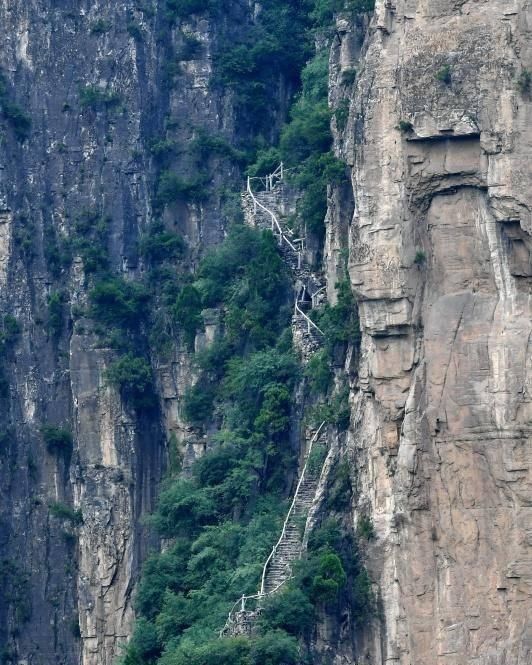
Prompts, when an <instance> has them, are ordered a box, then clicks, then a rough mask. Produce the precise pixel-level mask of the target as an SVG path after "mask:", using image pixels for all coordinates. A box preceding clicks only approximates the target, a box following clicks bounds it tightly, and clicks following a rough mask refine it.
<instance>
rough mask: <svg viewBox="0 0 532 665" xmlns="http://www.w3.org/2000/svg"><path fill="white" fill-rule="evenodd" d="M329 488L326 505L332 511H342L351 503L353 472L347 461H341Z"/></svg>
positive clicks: (333, 473)
mask: <svg viewBox="0 0 532 665" xmlns="http://www.w3.org/2000/svg"><path fill="white" fill-rule="evenodd" d="M329 482H330V484H329V487H328V490H327V498H326V505H327V509H328V510H330V511H333V510H334V511H337V512H342V511H344V510H347V509H348V508H349V506H350V504H351V497H352V494H353V489H352V486H351V473H350V470H349V464H348V463H347V462H346V461H343V462H339V463H338V464H337V465H336V466H335V468H334V470H333V472H332V474H331V476H330V481H329Z"/></svg>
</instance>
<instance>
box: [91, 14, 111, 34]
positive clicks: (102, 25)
mask: <svg viewBox="0 0 532 665" xmlns="http://www.w3.org/2000/svg"><path fill="white" fill-rule="evenodd" d="M111 28H112V25H111V23H110V22H109V21H106V20H105V19H103V18H100V19H98V20H97V21H94V23H92V24H91V28H90V32H91V35H104V34H105V33H106V32H109V30H110V29H111Z"/></svg>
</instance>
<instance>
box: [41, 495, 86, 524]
mask: <svg viewBox="0 0 532 665" xmlns="http://www.w3.org/2000/svg"><path fill="white" fill-rule="evenodd" d="M48 509H49V511H50V515H52V517H57V519H60V520H68V521H69V522H72V524H75V525H79V524H82V523H83V516H82V513H81V510H74V509H73V508H72V507H71V506H67V504H65V503H61V502H59V501H54V502H53V503H51V504H50V505H49V507H48Z"/></svg>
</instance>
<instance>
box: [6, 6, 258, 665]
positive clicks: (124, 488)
mask: <svg viewBox="0 0 532 665" xmlns="http://www.w3.org/2000/svg"><path fill="white" fill-rule="evenodd" d="M165 12H166V5H165V3H164V2H161V3H151V2H146V3H139V2H135V1H133V0H123V1H122V2H107V1H105V2H88V1H85V0H82V1H81V2H79V1H77V0H76V1H70V0H60V1H57V0H54V1H53V2H52V1H51V0H20V1H19V0H0V24H1V25H2V35H3V36H2V44H1V45H0V68H1V70H2V72H3V76H4V80H5V84H6V97H7V99H8V100H9V101H10V103H16V104H17V105H18V107H19V108H20V109H21V111H22V112H23V113H24V114H25V115H27V117H28V118H30V119H31V131H30V132H29V136H28V138H27V139H26V140H21V139H20V138H17V136H16V132H15V129H14V126H13V122H12V121H10V120H9V118H7V117H6V114H2V116H0V118H1V119H0V313H1V314H2V316H3V315H4V314H6V313H9V314H10V315H12V316H14V317H15V318H16V319H17V321H18V322H19V324H20V325H21V334H20V336H19V338H18V339H17V340H16V341H15V343H14V344H13V345H12V346H11V347H10V348H9V349H8V350H7V352H6V357H5V358H4V359H3V364H4V367H5V375H6V382H7V383H6V386H7V387H4V389H3V392H2V390H0V392H1V393H2V394H1V395H0V434H1V435H2V438H1V442H2V445H1V449H0V547H1V549H2V562H1V565H0V589H1V591H0V654H1V655H2V657H3V658H4V660H2V662H18V663H31V664H32V665H50V664H51V663H58V664H60V663H64V664H67V663H68V665H73V664H74V663H82V665H110V664H111V663H112V662H113V661H114V659H115V656H116V654H117V653H118V651H119V645H120V643H121V642H122V641H123V640H124V638H125V637H126V636H128V635H129V634H130V630H131V624H132V618H133V610H132V591H133V589H134V584H135V580H136V576H137V573H138V569H139V564H140V562H141V560H142V559H143V557H144V556H145V554H146V551H147V550H148V548H149V546H150V543H149V541H148V539H147V534H146V531H145V528H144V527H143V525H142V521H141V520H142V516H143V515H144V514H145V513H146V512H147V511H149V510H150V509H151V508H152V507H153V500H154V497H155V494H156V488H157V483H158V481H159V480H160V478H161V475H162V473H163V472H164V467H165V458H166V453H165V448H166V441H167V434H168V432H169V431H171V430H176V429H178V428H179V424H180V422H179V415H178V409H177V404H178V400H179V396H180V394H181V393H182V389H183V375H184V373H186V370H187V367H186V354H182V353H181V352H180V354H177V351H176V355H175V357H174V359H173V360H170V361H169V362H168V364H167V365H166V366H165V367H161V368H160V376H159V379H158V385H159V387H160V398H161V400H160V402H161V408H160V409H157V410H155V411H154V412H153V413H152V414H151V415H150V417H144V418H143V419H139V418H138V417H137V414H136V413H135V411H134V410H132V409H130V408H129V407H128V405H127V404H125V403H124V402H123V401H122V400H121V398H120V395H119V394H118V392H117V391H116V390H115V389H114V388H111V387H109V386H108V385H107V384H106V381H105V378H104V373H105V369H106V367H108V365H109V362H110V361H111V360H112V359H113V353H112V351H111V350H110V349H106V348H102V344H101V341H100V339H99V338H98V337H97V336H96V335H94V334H92V333H91V332H90V330H91V326H90V322H87V321H85V320H84V319H83V318H82V319H80V318H79V314H78V315H76V314H75V310H76V309H78V310H79V309H80V308H82V307H84V306H86V304H87V291H88V289H89V288H90V286H91V284H90V280H88V279H87V278H86V277H85V276H84V273H83V269H82V263H81V259H80V258H79V257H76V256H74V260H73V262H72V265H71V266H70V267H62V268H60V269H59V270H55V271H53V270H51V268H50V256H49V250H50V245H51V244H53V243H54V242H55V241H57V240H58V238H60V237H61V236H62V235H64V236H65V237H67V238H68V237H71V235H72V232H73V230H72V229H73V225H74V223H75V220H76V219H77V218H78V217H79V216H80V215H82V214H85V213H86V212H88V211H90V212H91V213H92V212H94V213H95V214H96V217H98V218H103V217H105V218H107V219H108V220H109V221H108V224H109V233H108V247H107V250H108V252H109V256H110V261H111V265H112V269H113V271H114V272H116V274H121V275H122V276H124V277H126V278H128V279H137V278H138V277H139V276H140V275H141V273H142V270H143V265H142V261H141V260H140V259H139V256H138V252H137V241H138V239H139V236H140V234H141V232H142V231H143V230H144V229H146V227H147V226H148V224H149V223H150V222H151V221H152V218H153V208H152V200H153V193H154V190H155V185H154V171H155V168H154V164H153V161H152V158H151V155H150V152H149V150H147V147H148V146H149V144H150V141H152V140H160V139H161V138H165V137H166V136H168V134H167V133H166V132H167V131H168V129H169V128H170V129H171V132H172V133H171V135H170V136H171V138H172V140H174V141H176V142H177V143H179V144H183V145H185V146H186V144H187V142H188V141H189V140H190V139H191V138H192V137H193V135H194V132H195V130H196V128H197V127H202V128H204V129H205V130H206V131H207V132H209V133H211V134H222V135H224V136H225V137H226V138H228V140H230V141H232V140H234V138H235V135H234V132H235V129H234V124H235V120H234V115H233V111H232V104H231V96H230V94H229V93H224V94H221V93H218V92H216V91H214V90H213V89H210V88H209V85H210V80H211V74H212V52H213V50H214V48H215V45H216V40H217V39H218V38H219V36H220V34H222V33H223V32H224V31H226V30H228V29H231V30H233V31H234V29H243V26H245V24H246V21H247V20H249V16H248V14H247V8H242V7H240V5H238V6H237V4H236V3H235V4H234V6H233V5H232V4H231V3H230V6H228V10H227V23H228V24H227V25H224V24H219V25H218V24H215V23H212V22H209V21H207V20H194V21H190V22H189V23H187V24H186V25H185V26H182V27H183V31H184V32H186V33H188V34H189V35H192V36H193V37H194V38H195V40H196V41H198V42H199V43H200V47H199V54H197V55H196V56H195V57H194V58H193V59H187V60H186V61H183V62H181V63H179V62H178V61H179V57H178V56H176V53H178V52H179V50H180V49H181V48H182V46H183V36H182V32H180V30H179V29H178V27H179V26H174V27H173V28H172V27H170V26H169V24H168V22H167V21H166V20H165ZM233 14H234V15H233ZM235 17H238V18H239V20H236V18H235ZM235 26H236V28H235ZM172 65H173V69H172ZM176 67H177V68H176ZM172 71H175V72H176V76H175V77H174V80H172V76H171V72H172ZM89 87H90V88H93V89H94V88H97V89H98V90H99V91H100V92H101V94H102V98H101V100H100V101H99V102H97V103H96V104H91V103H88V104H84V103H83V94H84V91H87V89H88V88H89ZM214 159H216V158H214ZM211 166H215V164H211ZM171 167H172V168H174V169H175V170H176V171H177V172H178V173H179V174H180V175H181V174H182V175H183V176H189V175H193V171H192V169H193V168H195V167H194V165H193V164H192V163H190V162H187V161H186V159H185V157H179V158H177V161H176V162H175V163H173V164H171ZM213 173H214V175H213V183H212V185H213V187H212V191H213V192H215V194H214V195H213V196H212V197H211V198H209V200H208V201H206V202H205V203H204V204H202V205H199V204H197V205H191V206H180V207H177V208H175V209H174V208H172V209H167V210H166V212H165V222H166V224H167V225H168V226H169V227H170V228H174V229H175V230H176V231H177V232H179V233H181V234H182V235H183V236H184V238H185V241H186V242H187V244H188V246H189V248H190V254H189V256H191V257H192V258H191V263H192V262H193V260H194V256H195V255H196V253H197V252H198V251H201V250H202V249H203V248H204V247H205V246H208V245H209V244H212V243H214V242H218V241H219V240H220V239H221V237H222V236H223V226H224V222H223V216H222V215H221V213H220V209H221V198H220V196H221V195H220V193H219V192H220V190H221V186H222V185H223V186H224V187H225V188H226V189H227V188H231V187H232V186H234V185H235V184H237V185H238V184H239V182H240V174H239V173H238V171H237V170H236V169H235V167H234V166H231V165H226V166H225V167H224V169H223V170H222V169H216V168H213ZM96 249H97V248H96ZM51 293H60V294H61V310H62V319H63V321H62V323H61V326H60V330H59V331H57V332H56V334H52V333H51V331H50V325H49V317H50V312H49V308H48V305H47V300H48V296H49V295H50V294H51ZM74 318H77V323H76V324H75V325H74V324H73V319H74ZM4 393H5V394H4ZM47 423H52V424H54V425H60V426H62V427H64V428H65V429H68V430H71V431H72V433H73V440H74V447H73V451H72V454H70V453H67V454H66V455H54V454H51V453H50V452H49V451H48V450H47V448H46V446H45V444H44V442H43V438H42V436H41V434H40V431H39V430H40V427H41V426H42V425H43V424H47ZM54 503H59V504H61V505H63V506H70V507H71V510H72V511H73V512H72V513H71V514H70V515H67V516H61V515H59V516H57V515H56V516H54V515H53V514H52V513H50V510H49V507H50V505H52V504H54ZM77 511H80V512H77ZM80 515H81V516H82V523H81V524H80V523H79V522H80ZM2 649H3V651H2Z"/></svg>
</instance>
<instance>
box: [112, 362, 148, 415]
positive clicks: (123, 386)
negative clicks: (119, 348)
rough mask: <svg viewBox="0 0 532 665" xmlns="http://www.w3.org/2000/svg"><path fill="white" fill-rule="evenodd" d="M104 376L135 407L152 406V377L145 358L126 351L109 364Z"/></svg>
mask: <svg viewBox="0 0 532 665" xmlns="http://www.w3.org/2000/svg"><path fill="white" fill-rule="evenodd" d="M105 378H106V379H107V381H108V382H109V383H110V384H112V385H114V386H116V387H117V388H118V389H119V390H120V391H121V392H122V394H123V396H124V397H125V399H127V400H128V401H130V402H131V404H132V405H133V406H134V407H135V408H142V407H150V406H153V404H154V402H155V395H154V388H153V377H152V371H151V366H150V364H149V363H148V362H147V360H146V359H145V358H143V357H140V356H135V355H134V354H133V353H126V354H125V355H124V356H121V357H120V358H118V359H117V360H115V361H114V362H112V363H111V364H110V365H109V367H108V368H107V370H106V372H105Z"/></svg>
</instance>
